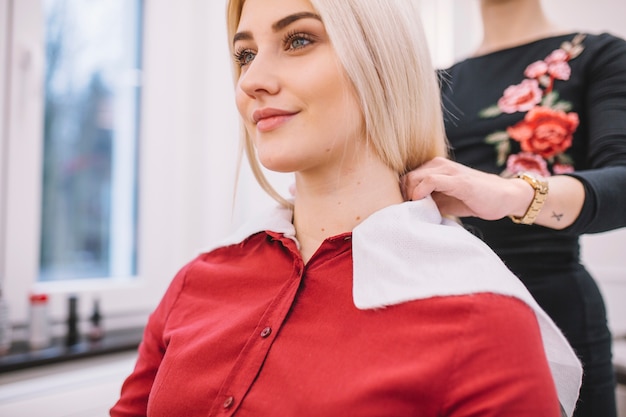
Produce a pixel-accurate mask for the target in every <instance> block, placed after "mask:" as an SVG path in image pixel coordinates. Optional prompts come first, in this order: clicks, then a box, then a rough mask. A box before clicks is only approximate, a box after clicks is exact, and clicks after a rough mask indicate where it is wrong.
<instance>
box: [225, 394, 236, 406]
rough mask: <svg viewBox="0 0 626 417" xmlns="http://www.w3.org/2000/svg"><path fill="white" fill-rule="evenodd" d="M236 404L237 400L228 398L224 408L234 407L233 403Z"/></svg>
mask: <svg viewBox="0 0 626 417" xmlns="http://www.w3.org/2000/svg"><path fill="white" fill-rule="evenodd" d="M234 402H235V398H234V397H228V398H226V400H224V408H230V407H232V405H233V403H234Z"/></svg>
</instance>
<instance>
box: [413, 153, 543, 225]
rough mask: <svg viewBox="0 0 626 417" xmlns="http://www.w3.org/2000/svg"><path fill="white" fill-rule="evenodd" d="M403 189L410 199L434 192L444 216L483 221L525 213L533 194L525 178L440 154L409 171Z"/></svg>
mask: <svg viewBox="0 0 626 417" xmlns="http://www.w3.org/2000/svg"><path fill="white" fill-rule="evenodd" d="M402 192H403V194H404V198H405V199H407V200H419V199H422V198H424V197H426V196H428V195H429V194H432V197H433V200H435V203H437V206H438V207H439V210H440V211H441V213H442V214H444V215H452V216H458V217H470V216H472V217H480V218H481V219H484V220H497V219H501V218H503V217H505V216H507V215H509V214H513V215H516V216H522V215H523V214H524V212H525V211H526V209H527V208H528V205H529V204H530V202H531V200H532V198H533V195H534V191H533V189H532V187H529V186H528V184H526V183H525V181H523V180H519V179H507V178H503V177H500V176H498V175H495V174H487V173H484V172H482V171H478V170H476V169H472V168H468V167H466V166H464V165H462V164H459V163H457V162H454V161H451V160H449V159H446V158H441V157H437V158H434V159H432V160H431V161H428V162H427V163H425V164H424V165H422V166H421V167H419V168H417V169H416V170H414V171H411V172H409V173H408V174H406V175H405V176H404V177H403V179H402Z"/></svg>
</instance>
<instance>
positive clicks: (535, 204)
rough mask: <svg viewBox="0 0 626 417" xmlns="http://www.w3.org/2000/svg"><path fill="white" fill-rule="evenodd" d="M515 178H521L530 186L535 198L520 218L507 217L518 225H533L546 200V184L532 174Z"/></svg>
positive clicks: (519, 174)
mask: <svg viewBox="0 0 626 417" xmlns="http://www.w3.org/2000/svg"><path fill="white" fill-rule="evenodd" d="M515 178H521V179H523V180H524V181H526V182H527V183H528V184H530V186H531V187H533V189H534V190H535V196H534V197H533V201H532V202H531V203H530V206H528V209H527V210H526V213H525V214H524V215H523V216H522V217H516V216H509V218H510V219H511V220H513V222H514V223H518V224H533V223H534V222H535V219H536V218H537V215H538V214H539V212H540V211H541V208H542V207H543V204H544V203H545V202H546V200H547V199H548V182H547V181H543V180H540V179H539V178H536V177H535V176H533V175H532V174H528V173H526V172H520V173H518V174H517V175H516V176H515Z"/></svg>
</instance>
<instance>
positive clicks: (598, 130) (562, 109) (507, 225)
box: [439, 33, 626, 262]
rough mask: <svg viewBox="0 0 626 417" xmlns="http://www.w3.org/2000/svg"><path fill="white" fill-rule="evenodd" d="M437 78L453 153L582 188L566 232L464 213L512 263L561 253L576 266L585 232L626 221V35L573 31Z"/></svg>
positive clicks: (502, 170)
mask: <svg viewBox="0 0 626 417" xmlns="http://www.w3.org/2000/svg"><path fill="white" fill-rule="evenodd" d="M531 64H532V65H531ZM439 74H440V77H441V83H442V86H441V87H442V95H443V96H442V100H443V105H444V113H445V123H446V133H447V135H448V139H449V141H450V144H451V146H452V157H453V159H455V160H457V161H458V162H461V163H463V164H465V165H468V166H470V167H473V168H477V169H479V170H482V171H486V172H491V173H498V174H502V175H507V174H508V173H510V172H511V171H513V172H515V171H517V170H524V171H536V172H540V173H542V174H543V175H546V176H547V175H554V174H558V173H565V174H569V175H572V176H575V177H577V178H579V179H580V180H581V181H582V182H583V184H584V186H585V191H586V199H585V203H584V207H583V210H582V212H581V214H580V216H579V218H578V219H577V220H576V221H575V223H574V224H572V225H571V226H570V227H568V228H566V229H564V230H561V231H558V230H553V229H549V228H545V227H542V226H538V225H532V226H527V225H518V224H514V223H513V222H512V221H511V220H510V219H508V218H504V219H501V220H498V221H483V220H480V219H476V218H465V219H463V221H464V222H465V223H466V224H469V225H471V226H473V227H475V228H477V229H478V231H479V232H480V233H481V234H482V237H483V239H484V240H485V241H486V243H488V244H489V245H490V246H491V247H492V248H493V249H494V250H495V251H496V252H497V253H498V254H499V255H500V256H501V257H502V258H504V259H505V261H506V260H507V258H511V257H513V258H518V259H525V260H526V261H529V259H538V260H539V261H541V262H543V261H545V260H546V258H544V257H542V256H540V255H546V256H549V257H551V259H552V260H554V258H553V256H554V255H556V254H559V255H562V256H565V257H567V258H569V259H570V260H572V261H574V262H577V261H578V255H579V246H578V236H579V235H580V234H582V233H597V232H603V231H607V230H611V229H615V228H619V227H623V226H626V41H624V40H623V39H620V38H617V37H615V36H612V35H610V34H606V33H604V34H600V35H590V34H587V35H584V34H576V33H572V34H568V35H563V36H557V37H552V38H546V39H542V40H539V41H535V42H532V43H528V44H525V45H521V46H517V47H514V48H510V49H506V50H501V51H497V52H494V53H490V54H487V55H483V56H479V57H474V58H469V59H466V60H464V61H461V62H459V63H457V64H455V65H454V66H452V67H451V68H449V69H447V70H443V71H439ZM507 88H508V90H507V91H506V92H505V89H507ZM498 103H500V105H499V106H498ZM572 132H573V135H572ZM507 162H508V166H509V169H508V170H507ZM548 198H550V197H549V196H548ZM529 254H532V255H533V256H532V257H529V256H528V255H529Z"/></svg>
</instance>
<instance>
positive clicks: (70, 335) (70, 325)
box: [65, 295, 80, 347]
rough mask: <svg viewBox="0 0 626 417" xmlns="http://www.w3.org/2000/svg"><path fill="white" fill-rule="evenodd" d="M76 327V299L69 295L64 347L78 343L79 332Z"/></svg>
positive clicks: (77, 322) (77, 324)
mask: <svg viewBox="0 0 626 417" xmlns="http://www.w3.org/2000/svg"><path fill="white" fill-rule="evenodd" d="M78 326H79V317H78V297H77V296H75V295H70V296H69V298H68V313H67V333H66V335H65V345H66V346H68V347H70V346H74V345H76V344H78V342H80V330H79V328H78Z"/></svg>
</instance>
